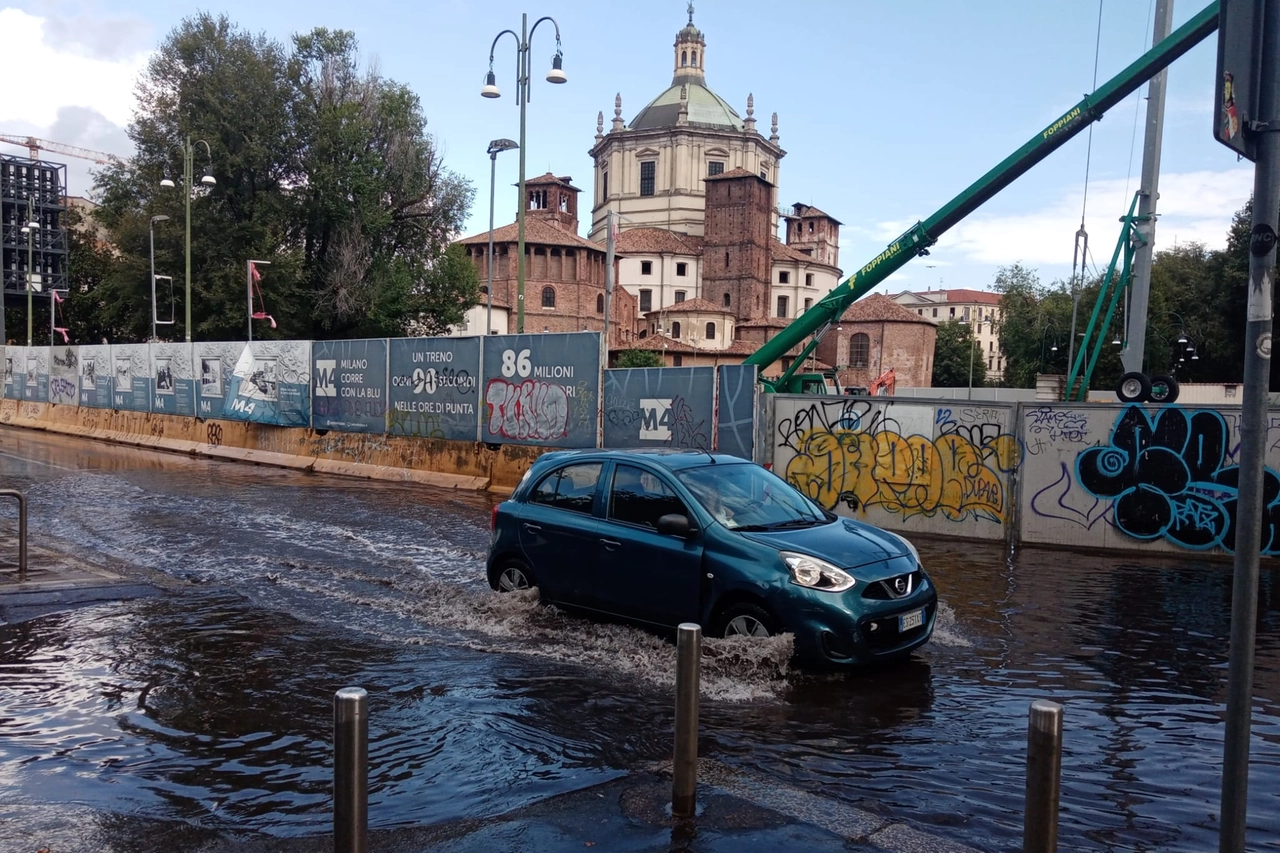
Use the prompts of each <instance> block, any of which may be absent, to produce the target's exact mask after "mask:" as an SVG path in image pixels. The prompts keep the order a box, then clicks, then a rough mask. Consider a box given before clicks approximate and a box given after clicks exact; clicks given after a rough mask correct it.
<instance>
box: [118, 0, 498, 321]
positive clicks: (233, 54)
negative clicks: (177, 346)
mask: <svg viewBox="0 0 1280 853" xmlns="http://www.w3.org/2000/svg"><path fill="white" fill-rule="evenodd" d="M357 57H358V45H357V42H356V39H355V36H354V35H353V34H352V33H349V32H344V31H333V30H327V29H316V30H314V31H312V32H310V33H307V34H303V35H298V36H296V37H295V38H294V41H293V45H292V47H291V49H289V48H286V47H285V46H283V45H281V44H279V43H277V42H274V41H271V40H269V39H267V38H266V37H265V36H262V35H257V36H255V35H252V34H249V33H247V32H245V31H243V30H241V29H239V28H238V27H236V26H235V25H233V24H232V23H230V22H229V21H228V19H227V18H226V17H225V16H218V17H214V16H213V15H210V14H207V13H202V14H199V15H196V16H194V17H190V18H187V19H185V20H183V21H182V23H181V24H179V25H178V27H177V28H176V29H175V30H174V31H173V32H171V33H170V34H169V36H168V37H167V38H166V39H165V41H164V42H163V44H161V46H160V48H159V50H158V51H157V52H156V54H155V56H154V57H153V58H152V59H151V62H150V64H149V66H148V68H147V69H146V71H145V72H144V73H143V75H142V78H141V81H140V83H139V85H138V111H137V113H136V114H135V117H134V121H133V123H132V124H131V125H130V127H129V135H130V137H131V138H132V139H133V141H134V144H135V147H136V155H135V157H134V159H133V160H132V161H129V162H128V163H115V164H113V165H111V166H109V167H108V168H107V169H106V170H104V172H103V173H102V174H100V175H99V178H98V187H99V189H100V191H101V194H102V202H103V204H102V207H101V208H100V210H99V211H98V214H99V219H100V221H101V222H102V223H103V225H104V226H105V227H106V229H107V230H108V232H109V234H110V237H111V240H112V242H113V243H114V245H115V246H116V248H117V249H118V251H119V253H120V256H119V258H118V261H117V263H116V264H115V265H114V269H113V270H112V271H111V273H110V274H109V275H107V276H106V277H105V279H104V280H103V282H102V283H101V285H100V288H99V289H100V290H101V300H100V303H99V304H100V306H101V307H102V308H103V310H104V312H105V314H104V316H103V325H104V327H105V328H107V329H110V330H111V331H110V334H111V335H112V336H114V337H116V338H117V339H133V340H142V339H144V338H145V336H146V334H147V333H148V330H149V320H148V317H147V314H148V312H149V301H150V294H149V284H148V282H149V278H148V275H149V274H148V269H147V267H148V246H147V235H148V228H147V226H148V222H149V217H150V216H152V215H154V214H164V215H167V216H169V217H170V220H169V221H168V222H166V223H163V224H161V225H157V226H156V269H157V272H161V273H165V274H170V275H173V277H174V280H175V284H176V285H177V289H178V291H179V294H180V299H181V293H182V291H183V289H184V285H183V278H184V276H183V263H184V253H183V225H184V217H185V211H184V200H185V199H184V194H185V191H184V187H183V186H182V183H183V182H182V174H183V154H184V151H183V145H184V143H185V142H186V141H187V140H188V139H189V140H192V146H191V149H190V151H191V153H192V155H193V167H194V174H193V178H194V180H193V183H194V184H195V185H196V189H195V192H194V194H193V196H192V199H191V201H190V206H191V289H192V306H191V308H192V325H193V331H194V335H193V337H194V338H196V339H203V340H208V339H228V338H232V339H234V338H238V337H242V336H243V335H244V334H245V331H246V322H247V320H246V317H245V314H246V281H245V276H246V266H245V264H246V261H247V260H248V259H249V258H257V259H262V260H267V261H270V262H271V263H270V266H265V265H264V266H262V267H260V272H261V274H262V280H261V282H260V288H261V293H262V299H263V304H262V307H265V309H266V311H267V313H269V314H271V315H272V316H273V317H274V318H275V319H276V321H277V323H278V325H279V328H278V329H276V330H275V331H272V330H271V329H270V328H269V327H268V325H267V324H265V323H259V324H256V325H255V329H254V334H255V336H262V337H271V336H276V337H282V338H346V337H366V336H388V335H391V336H395V335H404V334H409V333H412V332H414V331H422V330H427V331H433V332H434V331H440V330H442V329H444V328H445V327H447V326H448V325H450V324H451V323H454V322H459V321H460V319H461V316H462V313H463V312H465V311H466V309H467V308H469V307H470V306H471V305H474V304H475V303H476V300H477V296H478V288H477V286H476V281H475V273H474V270H473V269H472V268H471V266H470V264H464V263H461V262H460V260H461V261H465V257H461V256H459V255H457V254H454V255H450V254H448V253H446V249H447V248H448V246H449V242H450V238H451V236H452V235H454V234H456V233H457V231H458V230H459V229H460V228H461V225H462V223H463V221H464V219H465V216H466V211H467V207H468V205H469V204H470V203H471V199H472V195H473V190H472V188H471V186H470V184H469V183H468V182H467V181H465V180H464V179H462V178H460V177H458V176H457V175H455V174H453V173H451V172H449V171H448V170H447V169H445V168H444V165H443V162H442V160H441V157H440V154H439V151H438V150H437V148H436V145H435V142H434V140H433V138H432V137H431V136H430V135H429V134H427V133H426V130H425V128H426V118H425V116H424V115H423V114H422V109H421V104H420V103H419V100H418V97H417V96H416V95H415V94H414V93H412V92H411V91H409V90H408V89H407V88H406V87H405V86H403V85H401V84H399V83H396V82H395V81H391V80H386V79H384V78H382V77H381V76H379V75H378V73H377V71H376V70H368V71H361V70H359V68H358V61H357ZM200 141H204V142H207V143H208V146H209V155H208V156H206V152H205V147H204V145H203V144H201V143H200ZM206 165H208V166H210V167H211V171H212V174H213V175H214V176H215V178H216V179H217V183H216V184H215V185H213V186H211V187H206V186H203V185H201V184H200V177H201V175H202V174H203V173H204V171H203V170H204V169H205V167H206ZM165 175H168V176H169V177H171V178H173V179H174V180H175V182H176V183H178V187H177V188H175V189H162V188H160V186H159V183H160V180H161V178H162V177H164V176H165ZM183 313H184V309H183V306H182V305H181V304H179V306H178V310H177V315H178V319H179V323H178V325H176V326H173V327H170V329H171V332H172V336H173V337H175V338H181V337H182V336H183V335H184V333H185V330H184V329H183V327H182V318H183Z"/></svg>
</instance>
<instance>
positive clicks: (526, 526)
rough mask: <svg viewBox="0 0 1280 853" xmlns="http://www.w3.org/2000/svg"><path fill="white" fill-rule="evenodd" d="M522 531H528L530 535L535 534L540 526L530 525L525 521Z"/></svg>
mask: <svg viewBox="0 0 1280 853" xmlns="http://www.w3.org/2000/svg"><path fill="white" fill-rule="evenodd" d="M524 529H525V530H527V531H529V532H530V533H537V532H538V531H539V530H541V529H542V525H540V524H530V523H529V522H527V521H526V522H525V524H524Z"/></svg>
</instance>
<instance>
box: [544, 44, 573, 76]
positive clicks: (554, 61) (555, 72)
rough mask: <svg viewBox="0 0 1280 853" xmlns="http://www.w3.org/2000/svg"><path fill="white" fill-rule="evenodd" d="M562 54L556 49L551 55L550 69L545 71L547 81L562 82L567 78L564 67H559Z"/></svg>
mask: <svg viewBox="0 0 1280 853" xmlns="http://www.w3.org/2000/svg"><path fill="white" fill-rule="evenodd" d="M562 62H563V56H562V55H561V53H560V51H559V50H557V51H556V55H555V56H553V57H551V70H550V71H548V72H547V82H548V83H563V82H565V81H566V80H568V79H569V78H568V77H566V76H565V74H564V69H563V68H561V67H560V66H561V63H562Z"/></svg>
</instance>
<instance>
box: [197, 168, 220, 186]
mask: <svg viewBox="0 0 1280 853" xmlns="http://www.w3.org/2000/svg"><path fill="white" fill-rule="evenodd" d="M217 182H218V179H217V178H215V177H214V176H213V173H212V172H210V171H209V170H208V169H207V168H206V169H205V170H204V174H203V175H202V176H201V177H200V183H202V184H204V185H205V186H206V187H211V186H213V185H214V184H216V183H217Z"/></svg>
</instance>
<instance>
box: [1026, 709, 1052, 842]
mask: <svg viewBox="0 0 1280 853" xmlns="http://www.w3.org/2000/svg"><path fill="white" fill-rule="evenodd" d="M1061 781H1062V706H1061V705H1059V704H1058V703H1057V702H1050V701H1049V700H1047V699H1037V700H1036V701H1034V702H1032V703H1031V715H1030V724H1029V726H1028V729H1027V805H1026V814H1025V816H1024V818H1023V820H1024V821H1025V822H1024V824H1023V828H1022V851H1023V853H1057V849H1058V798H1059V795H1060V794H1061Z"/></svg>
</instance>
